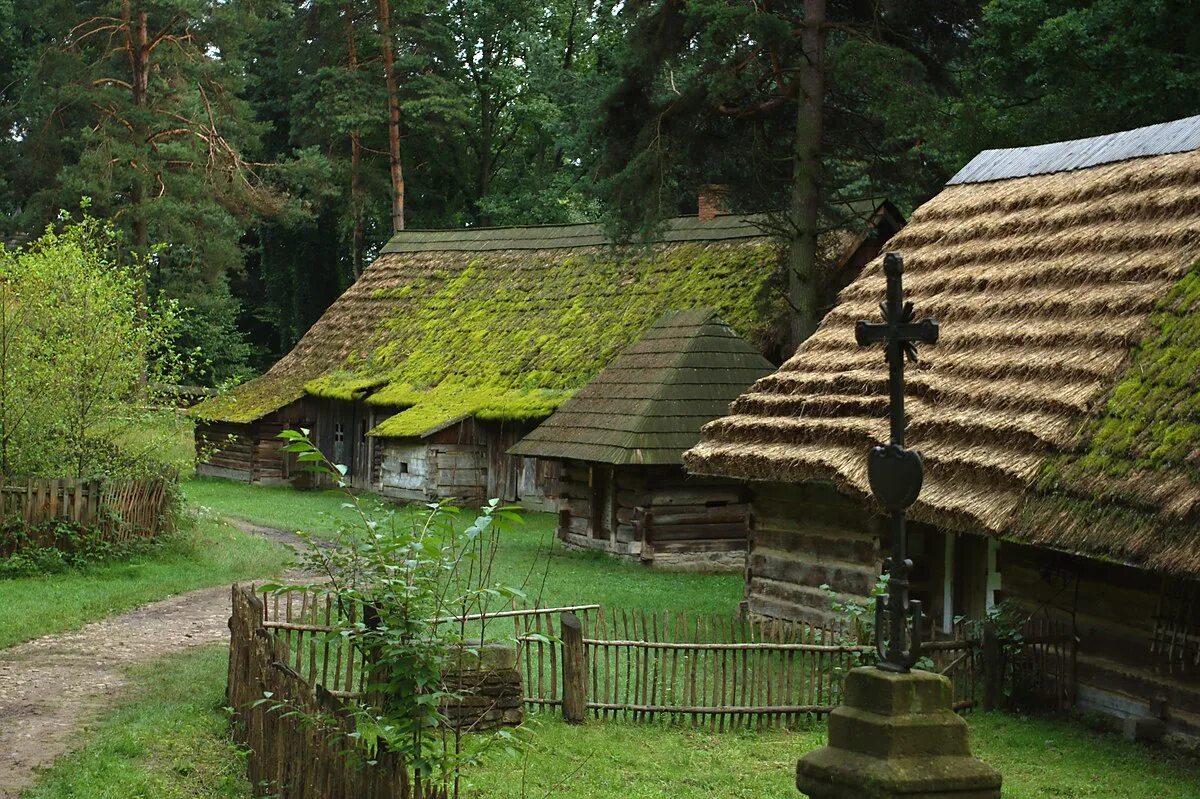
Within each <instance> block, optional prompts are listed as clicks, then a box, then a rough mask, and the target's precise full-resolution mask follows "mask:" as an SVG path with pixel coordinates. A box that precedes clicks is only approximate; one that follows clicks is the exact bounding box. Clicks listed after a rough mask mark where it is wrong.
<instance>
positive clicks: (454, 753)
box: [264, 430, 524, 796]
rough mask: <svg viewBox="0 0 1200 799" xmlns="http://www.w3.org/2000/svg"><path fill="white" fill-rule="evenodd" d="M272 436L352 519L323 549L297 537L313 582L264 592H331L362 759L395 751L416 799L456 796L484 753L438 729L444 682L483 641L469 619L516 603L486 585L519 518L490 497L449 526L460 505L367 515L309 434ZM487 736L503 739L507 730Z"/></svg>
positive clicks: (511, 591) (515, 593)
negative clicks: (353, 662) (357, 662)
mask: <svg viewBox="0 0 1200 799" xmlns="http://www.w3.org/2000/svg"><path fill="white" fill-rule="evenodd" d="M280 437H281V438H282V439H284V441H285V444H284V446H283V450H284V451H285V452H287V453H290V454H291V455H293V456H295V458H296V459H297V460H298V461H299V462H300V463H301V464H304V466H305V468H308V469H310V470H313V471H316V472H319V473H321V474H323V475H325V476H328V477H330V478H332V479H333V480H334V482H335V483H336V484H337V485H338V486H339V487H341V488H342V489H343V490H345V492H346V502H345V504H344V506H343V507H344V508H346V509H348V510H351V511H352V512H353V513H352V516H353V519H354V521H353V522H352V523H350V524H344V525H342V526H340V527H339V529H338V531H337V533H336V535H335V537H334V540H333V542H332V546H330V545H329V544H328V543H326V542H318V541H316V540H315V539H313V538H312V537H311V536H307V535H306V536H305V541H306V547H305V549H304V551H303V553H302V556H301V564H302V565H303V566H304V567H305V570H306V571H308V572H309V573H314V574H319V575H320V576H321V578H322V579H321V581H320V582H316V583H313V584H310V585H305V586H285V585H268V586H264V590H266V591H270V592H274V593H284V592H288V591H298V590H301V591H307V592H311V593H314V594H316V595H317V597H318V601H319V598H320V597H322V596H328V597H332V599H333V602H334V607H336V609H337V613H336V618H335V620H334V623H333V627H334V630H333V631H332V632H330V633H328V635H329V636H330V637H331V638H334V639H340V640H341V641H342V642H343V645H344V646H347V647H350V648H352V649H353V650H354V651H357V652H359V653H361V654H362V655H363V656H364V660H365V662H366V663H368V664H369V670H370V671H369V677H368V685H367V691H366V696H365V697H364V698H362V699H359V700H356V702H355V704H354V706H353V714H354V719H355V731H354V732H353V733H352V735H353V736H354V737H355V739H356V742H357V743H358V744H360V745H361V750H362V751H363V752H365V755H366V758H367V764H368V765H370V764H372V763H373V762H374V761H375V759H376V758H377V757H378V756H379V754H380V753H381V752H392V753H396V754H399V755H400V756H401V757H402V758H403V760H404V762H405V764H406V767H407V768H408V769H409V770H410V772H411V775H412V783H413V785H414V786H415V790H416V795H417V796H423V795H425V794H424V793H422V791H435V790H440V789H453V790H454V792H455V794H457V786H458V777H459V773H460V770H461V769H462V768H463V767H464V766H465V765H466V764H468V763H470V762H474V760H475V759H476V758H478V757H480V756H481V755H482V753H483V751H484V750H485V749H486V746H485V747H479V746H472V747H471V754H470V755H469V756H468V755H466V754H464V751H463V747H462V738H461V736H462V733H461V731H460V730H459V729H458V728H457V727H453V728H452V727H451V725H447V724H445V723H444V722H445V721H446V720H447V719H446V716H445V714H444V713H443V708H444V707H445V706H446V705H447V704H449V703H453V702H454V701H456V700H459V699H461V698H462V696H461V694H459V693H458V692H456V691H455V690H453V688H452V687H450V686H448V685H447V684H446V681H445V680H444V679H443V675H445V674H447V673H448V672H451V671H456V670H457V669H458V668H460V667H461V666H462V663H463V661H464V660H468V659H471V658H474V657H475V656H477V655H478V652H479V649H478V647H479V643H480V642H481V641H483V640H485V639H486V633H487V623H486V619H485V618H484V619H479V620H477V621H468V620H467V617H468V616H470V615H472V614H475V615H481V614H483V613H485V612H486V611H489V610H494V609H495V608H496V607H498V606H499V605H501V604H504V603H510V602H511V601H512V600H514V599H524V593H523V592H522V591H521V590H519V589H517V588H513V587H510V586H506V585H503V584H501V583H499V582H497V581H495V580H494V579H493V578H492V565H493V563H494V561H495V557H496V551H497V547H498V544H499V537H500V527H501V524H502V523H503V522H514V521H518V520H519V517H518V516H517V514H516V513H515V509H514V508H511V507H508V506H504V505H502V504H500V502H499V501H498V500H491V501H490V502H488V503H487V504H486V505H485V506H484V507H483V509H482V510H481V511H480V512H479V514H478V515H477V516H476V517H475V518H474V519H472V520H471V521H469V522H468V523H466V524H461V523H456V522H458V520H459V517H460V511H459V510H458V509H457V508H453V507H451V506H449V505H446V504H442V503H432V504H430V505H428V506H426V512H424V513H421V514H416V515H411V514H405V515H403V516H402V515H400V514H397V513H395V512H394V511H393V510H389V509H387V508H382V509H375V510H369V509H368V508H367V507H366V506H365V505H364V504H363V503H362V502H361V501H360V500H359V498H358V497H357V496H355V495H354V494H353V493H352V492H350V491H349V490H348V488H347V486H346V483H345V481H344V480H343V475H344V474H345V471H346V468H345V466H342V465H340V464H334V463H332V462H331V461H329V460H328V459H327V458H326V457H325V456H324V455H323V454H322V453H321V452H320V450H318V449H317V448H316V446H314V445H313V443H312V442H311V441H310V440H309V438H308V436H307V433H306V432H304V431H292V430H288V431H284V432H283V433H282V434H281V436H280ZM266 699H267V700H268V701H269V699H270V698H269V697H267V698H266ZM287 712H295V711H294V710H292V711H287ZM313 722H314V723H317V724H319V723H320V720H319V719H315V720H313ZM326 726H328V725H326ZM491 738H492V739H493V740H495V741H500V742H510V741H511V740H512V733H511V732H509V731H500V732H498V733H493V734H492V735H491Z"/></svg>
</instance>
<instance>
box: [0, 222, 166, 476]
mask: <svg viewBox="0 0 1200 799" xmlns="http://www.w3.org/2000/svg"><path fill="white" fill-rule="evenodd" d="M117 243H118V242H117V233H116V232H115V230H114V229H113V228H112V227H111V226H110V225H107V224H104V223H102V222H100V221H98V220H95V219H92V218H84V220H83V221H82V222H79V223H75V224H70V225H66V226H65V227H64V228H63V229H62V230H61V231H56V230H55V229H54V228H53V227H50V228H47V229H46V231H45V232H44V233H43V234H42V236H41V237H40V238H38V239H36V240H35V241H33V242H31V243H29V244H28V245H26V246H24V247H22V248H20V249H18V250H15V251H6V250H3V249H0V475H2V476H4V477H10V476H13V475H22V476H27V475H28V476H46V477H68V476H75V477H97V476H104V475H120V476H125V477H131V476H140V475H142V474H146V473H155V472H156V471H161V464H160V463H159V462H158V461H156V460H155V459H154V458H153V457H152V455H153V453H154V452H155V451H156V449H157V448H156V447H153V446H141V447H140V448H138V449H135V450H131V448H130V447H129V446H128V440H129V438H130V437H131V434H132V433H133V432H134V431H143V430H146V429H154V428H162V427H165V426H169V424H170V422H171V421H172V418H173V417H174V416H175V415H174V414H169V415H167V414H164V412H163V411H162V410H161V409H159V408H157V407H156V406H155V403H154V402H153V401H152V400H153V398H152V397H151V396H150V392H149V387H150V386H154V385H161V384H164V383H172V382H175V378H176V377H177V375H178V374H179V373H180V371H181V369H182V368H183V366H184V360H185V359H184V358H182V357H180V355H179V353H178V352H177V348H176V346H175V338H176V330H177V327H178V318H179V314H178V309H177V307H176V305H175V304H174V303H172V302H168V301H158V300H154V299H152V298H148V297H147V295H146V289H145V277H144V276H145V272H146V270H147V268H148V265H149V263H150V261H151V260H152V259H153V257H154V256H153V255H151V256H150V257H149V259H147V260H145V261H134V262H126V261H122V260H121V259H120V256H119V254H118V253H119V249H118V247H117V246H116V245H117ZM174 423H175V424H176V425H178V424H183V423H185V422H183V421H182V420H181V419H177V418H176V419H175V420H174ZM142 443H143V444H144V443H145V442H142Z"/></svg>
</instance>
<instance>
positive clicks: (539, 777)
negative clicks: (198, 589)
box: [28, 648, 1200, 799]
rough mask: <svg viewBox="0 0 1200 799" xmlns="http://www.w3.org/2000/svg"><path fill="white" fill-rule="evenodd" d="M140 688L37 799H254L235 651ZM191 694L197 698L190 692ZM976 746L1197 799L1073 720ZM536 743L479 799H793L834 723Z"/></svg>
mask: <svg viewBox="0 0 1200 799" xmlns="http://www.w3.org/2000/svg"><path fill="white" fill-rule="evenodd" d="M133 676H134V679H135V681H136V682H137V683H138V684H137V686H136V687H135V688H134V689H133V690H132V691H131V692H130V693H128V694H127V695H126V696H125V697H124V698H123V701H122V703H121V705H120V706H119V707H118V708H117V709H116V710H114V711H112V712H111V713H110V714H108V715H107V716H106V717H105V718H104V719H102V720H101V721H100V723H99V725H98V726H97V727H96V728H95V734H94V735H93V736H91V739H90V741H89V743H87V744H86V745H85V746H84V747H83V748H82V749H81V750H79V751H78V752H76V753H75V754H73V755H70V756H68V757H66V758H63V759H61V760H60V761H59V762H57V763H56V764H55V765H54V767H53V768H52V769H51V770H50V771H49V772H48V773H47V774H46V775H45V776H44V777H43V778H42V779H41V781H40V782H39V784H38V786H37V787H36V789H35V790H33V791H32V792H31V793H29V794H28V796H29V797H30V799H83V798H84V797H87V798H88V799H110V797H111V799H117V797H122V799H123V798H124V797H147V798H149V797H153V798H154V799H160V798H161V799H175V797H191V798H192V799H233V797H239V798H240V799H248V797H249V796H250V792H249V786H248V785H246V784H245V782H244V780H242V779H241V776H240V775H241V769H242V768H243V766H244V761H243V759H242V757H241V756H240V754H239V753H237V752H236V751H235V750H234V748H233V747H232V746H231V745H230V744H229V742H228V738H227V732H226V730H227V726H226V724H227V722H226V719H225V718H224V715H223V712H222V711H221V710H220V707H221V705H222V704H223V701H224V684H225V655H224V652H223V650H221V649H219V648H215V649H211V650H200V651H198V652H193V653H190V654H187V655H183V656H178V657H172V658H169V659H167V660H165V661H162V662H160V663H159V664H156V666H155V667H154V668H152V669H149V668H143V669H139V670H138V671H137V672H135V673H134V675H133ZM180 685H186V686H187V687H188V690H187V691H180V690H178V686H180ZM970 722H971V729H972V740H973V745H974V748H975V751H976V752H977V753H978V754H979V755H980V756H981V757H983V758H984V759H986V760H987V761H988V762H989V763H991V764H993V765H994V766H996V767H997V768H999V769H1000V770H1001V771H1002V772H1003V774H1004V778H1005V788H1004V796H1005V797H1007V798H1008V799H1041V798H1043V797H1045V798H1047V799H1049V798H1050V797H1054V798H1055V799H1063V798H1064V797H1067V798H1078V799H1083V798H1085V797H1087V798H1094V799H1117V798H1118V797H1119V798H1120V799H1196V797H1200V765H1198V764H1197V763H1196V762H1195V761H1188V760H1184V759H1180V758H1176V757H1172V756H1169V755H1164V754H1161V753H1156V752H1154V751H1153V750H1150V749H1148V748H1145V747H1140V746H1134V745H1131V744H1127V743H1125V742H1124V741H1123V740H1121V739H1120V738H1118V737H1116V736H1113V735H1109V734H1102V733H1096V732H1092V731H1090V730H1088V729H1086V728H1084V727H1082V726H1080V725H1078V724H1076V723H1071V722H1069V721H1066V720H1047V719H1027V718H1018V717H1014V716H1007V715H1001V714H993V715H988V716H984V715H982V714H976V715H972V716H971V717H970ZM525 740H526V744H525V748H524V749H522V750H519V751H517V752H516V753H513V754H509V753H505V752H502V751H499V750H496V751H493V752H491V753H489V754H488V755H487V756H486V761H485V763H484V764H483V766H482V767H481V768H479V769H477V770H474V771H472V772H470V773H469V774H468V775H467V787H466V791H465V792H464V795H465V796H466V797H471V798H472V799H492V798H494V799H526V798H527V797H528V798H529V799H534V798H538V799H540V797H564V798H566V799H576V798H577V799H585V798H586V799H668V797H670V798H671V799H675V798H677V797H689V798H690V797H708V796H719V797H723V799H794V797H797V796H798V795H799V794H797V793H796V789H795V787H794V786H793V783H792V771H793V769H794V768H795V761H796V758H797V757H799V756H800V755H802V754H803V753H804V752H806V751H808V750H810V749H812V748H814V747H816V746H820V745H821V744H822V743H823V741H824V725H823V724H820V723H814V724H813V725H812V726H811V727H810V728H808V729H805V730H801V731H798V732H780V731H775V732H764V733H755V732H737V733H709V732H703V731H697V730H691V729H688V728H686V727H667V726H663V725H645V724H643V725H634V724H628V723H612V722H607V723H605V722H595V721H589V722H588V723H587V724H585V725H583V726H580V727H568V726H567V725H566V724H563V723H562V722H560V721H557V720H555V719H554V718H553V717H552V716H538V717H536V720H535V721H534V722H533V723H532V724H531V726H530V729H529V731H528V732H527V733H526V735H525Z"/></svg>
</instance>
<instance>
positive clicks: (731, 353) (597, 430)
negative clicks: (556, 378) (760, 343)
mask: <svg viewBox="0 0 1200 799" xmlns="http://www.w3.org/2000/svg"><path fill="white" fill-rule="evenodd" d="M774 368H775V367H774V366H772V365H771V362H770V361H768V360H767V359H766V358H764V357H763V356H762V354H761V353H760V352H759V351H758V350H757V349H756V348H755V347H754V346H752V345H751V344H750V343H749V342H748V341H746V340H745V339H743V338H741V337H740V336H738V334H737V333H735V332H734V330H733V328H731V327H730V326H729V325H727V324H725V323H724V322H723V321H721V319H720V317H719V316H718V315H717V312H716V311H715V310H713V309H712V308H697V309H693V310H688V311H668V312H667V313H666V314H664V315H663V316H662V317H661V318H660V319H659V320H658V321H657V322H655V323H654V324H653V325H652V326H651V327H650V328H649V329H648V330H647V331H646V332H645V334H644V335H643V336H642V337H641V338H640V339H638V341H637V342H636V343H634V344H633V346H631V347H630V348H629V349H627V350H625V352H623V353H622V354H621V355H620V356H619V357H618V358H617V359H616V360H615V361H613V362H612V364H611V365H609V366H608V367H607V368H606V369H605V370H604V371H602V372H601V373H600V374H599V375H597V376H596V377H595V378H593V379H592V381H591V382H590V383H588V384H587V385H586V386H584V387H583V388H582V389H581V390H580V391H579V393H577V394H576V395H575V396H574V397H572V398H571V399H569V400H567V401H566V403H564V404H563V406H562V407H561V408H559V409H558V410H557V411H555V412H554V414H553V415H552V416H551V417H550V418H549V419H547V420H546V421H544V422H542V423H541V424H540V425H539V426H538V427H537V428H536V429H535V430H534V431H533V432H532V433H530V434H529V435H528V436H526V437H525V438H524V439H522V440H521V441H520V442H519V443H518V444H517V445H516V446H514V447H513V448H512V449H510V450H509V452H510V454H513V455H526V456H538V457H543V458H573V459H576V460H584V461H595V462H598V463H610V464H614V465H626V464H676V465H677V464H679V462H680V457H681V456H682V455H683V452H684V450H686V449H687V448H688V447H691V446H692V445H694V444H695V443H696V442H697V441H698V440H699V439H700V427H701V425H703V424H704V423H705V422H708V421H711V420H712V419H715V418H716V417H718V416H721V415H723V414H724V413H725V412H726V411H727V410H728V408H729V403H730V402H731V401H732V400H733V399H734V398H736V397H737V396H738V395H739V394H741V393H742V392H743V391H744V390H745V389H746V388H747V387H748V386H749V385H750V384H751V383H753V382H754V381H755V380H757V379H758V378H760V377H763V376H764V375H768V374H770V373H771V372H772V370H773V369H774Z"/></svg>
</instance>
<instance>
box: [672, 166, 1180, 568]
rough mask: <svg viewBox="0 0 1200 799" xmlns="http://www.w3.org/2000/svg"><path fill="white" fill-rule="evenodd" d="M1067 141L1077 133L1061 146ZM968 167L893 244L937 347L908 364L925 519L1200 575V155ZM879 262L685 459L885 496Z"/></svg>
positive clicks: (728, 471) (697, 466)
mask: <svg viewBox="0 0 1200 799" xmlns="http://www.w3.org/2000/svg"><path fill="white" fill-rule="evenodd" d="M1062 151H1063V152H1072V151H1073V150H1072V149H1071V148H1069V147H1068V148H1062ZM1010 155H1011V156H1012V157H1013V158H1014V159H1016V161H1017V162H1018V166H1019V167H1020V170H1021V171H1025V172H1029V173H1030V174H1028V175H1025V176H1020V177H1010V178H1005V177H1002V176H1001V177H997V175H1002V172H995V171H994V170H995V169H999V168H1000V167H998V166H996V164H997V163H999V162H998V161H997V159H1000V160H1001V161H1002V160H1003V157H1002V156H1001V155H997V154H995V153H992V154H989V156H988V157H989V158H990V159H992V164H993V166H992V167H990V168H989V169H990V170H992V171H983V172H981V173H980V175H979V182H971V181H960V182H959V183H957V184H956V185H952V186H948V187H947V188H945V189H944V190H943V191H942V192H941V193H940V194H939V195H938V196H937V197H935V198H934V199H933V200H931V201H929V202H928V203H926V204H925V205H924V206H922V207H921V208H919V209H918V210H917V211H916V212H915V213H914V214H913V216H912V219H911V220H910V222H909V224H908V226H907V227H906V228H905V229H904V230H903V231H901V232H900V233H899V234H898V235H897V236H896V237H895V238H894V239H892V241H891V242H889V244H888V248H889V249H895V250H898V251H900V252H901V253H902V254H903V255H904V259H905V288H906V290H907V292H908V296H909V298H910V299H912V300H913V302H914V303H915V306H916V308H917V311H918V312H919V313H920V314H922V315H930V316H933V317H934V318H936V319H937V320H938V321H939V322H940V323H941V325H942V328H941V331H942V336H941V340H940V341H939V342H938V344H937V345H936V346H933V347H926V348H924V349H923V350H922V353H921V360H920V363H919V364H916V365H914V366H913V367H912V368H910V369H909V371H908V380H907V390H908V402H907V403H906V406H907V411H908V416H909V436H908V438H909V442H910V444H911V445H913V446H915V447H916V448H917V449H919V450H920V451H921V453H922V456H923V458H924V460H925V464H926V478H925V487H924V490H923V491H922V494H921V497H920V499H919V501H918V502H917V504H916V505H914V506H913V507H912V509H911V513H912V515H913V517H914V518H916V519H919V520H921V521H925V522H929V523H932V524H936V525H939V526H942V527H945V528H948V529H953V530H960V531H965V532H976V533H985V534H993V535H999V536H1002V537H1005V538H1008V539H1012V540H1017V541H1022V542H1026V543H1031V544H1037V545H1043V546H1050V547H1054V548H1057V549H1060V550H1063V551H1068V552H1078V553H1086V554H1089V555H1092V556H1096V557H1101V558H1108V559H1113V560H1118V561H1121V562H1127V563H1134V564H1140V565H1143V566H1146V567H1150V568H1155V569H1163V570H1167V571H1172V572H1177V573H1188V574H1192V575H1200V532H1198V530H1200V471H1198V461H1200V354H1198V352H1200V307H1198V306H1197V294H1198V293H1200V278H1198V277H1197V272H1196V263H1197V261H1198V260H1200V150H1194V149H1193V150H1189V151H1187V152H1180V153H1174V152H1164V153H1162V154H1154V153H1146V152H1141V151H1139V155H1138V157H1133V158H1128V159H1126V160H1114V161H1111V162H1109V161H1106V162H1104V163H1099V164H1096V165H1093V166H1080V165H1078V164H1076V163H1075V162H1074V161H1069V162H1064V163H1065V166H1064V169H1067V170H1069V171H1049V172H1047V170H1051V167H1050V166H1047V167H1045V168H1043V167H1040V166H1037V165H1036V164H1035V165H1034V167H1036V168H1034V167H1031V166H1029V163H1028V157H1027V156H1028V154H1024V153H1021V152H1014V153H1011V154H1010ZM884 288H885V278H884V275H883V270H882V267H881V259H876V260H875V261H874V262H872V263H871V264H869V265H868V266H867V267H866V268H865V269H864V270H863V272H862V274H861V275H860V277H859V278H858V279H857V280H856V281H855V282H854V283H852V284H851V285H850V286H848V287H847V288H846V289H845V290H844V291H843V292H842V293H841V295H840V296H839V302H838V305H837V306H836V307H835V308H834V309H833V310H832V311H831V312H830V313H829V314H828V315H827V316H826V317H825V319H824V320H823V321H822V323H821V325H820V327H819V329H818V330H817V332H816V333H815V334H814V335H813V336H812V337H811V338H810V339H809V340H808V341H807V342H805V343H804V344H803V345H802V346H801V347H800V349H799V350H798V351H797V352H796V354H795V355H794V356H793V357H792V358H791V359H789V360H788V361H787V362H786V363H785V364H784V365H783V366H782V367H781V368H780V369H779V370H778V371H777V372H776V373H775V374H773V375H771V376H769V377H767V378H764V379H763V380H760V381H758V382H757V383H756V384H755V386H754V387H753V388H752V389H751V390H749V391H747V392H746V393H744V394H743V395H742V396H741V397H739V398H738V399H737V400H736V401H735V402H734V403H733V406H732V411H731V413H730V414H729V415H728V416H725V417H722V418H721V419H717V420H714V421H713V422H711V423H710V424H709V425H706V426H705V428H704V431H703V434H702V438H701V441H700V443H699V444H698V445H697V446H696V447H694V448H692V449H691V450H689V451H688V453H686V454H685V456H684V460H685V464H686V465H687V467H688V469H689V471H693V472H696V473H700V474H720V475H725V476H736V477H741V478H745V479H757V480H772V481H787V482H791V481H802V480H812V479H816V480H829V481H832V482H834V483H835V484H837V485H838V486H839V487H840V488H841V489H842V490H843V491H844V492H846V493H847V494H849V495H851V496H854V497H858V498H862V499H864V500H867V501H869V496H870V489H869V486H868V481H867V474H866V457H865V453H866V450H867V448H868V447H869V445H870V444H871V443H872V442H875V441H879V440H885V439H886V436H887V424H888V423H887V396H886V386H887V368H886V364H885V363H884V361H883V359H882V357H881V355H880V352H879V351H878V348H862V347H859V346H857V344H856V343H855V336H854V326H855V322H856V321H857V320H859V319H876V318H878V307H877V306H878V303H879V301H880V300H881V299H882V298H883V296H884Z"/></svg>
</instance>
